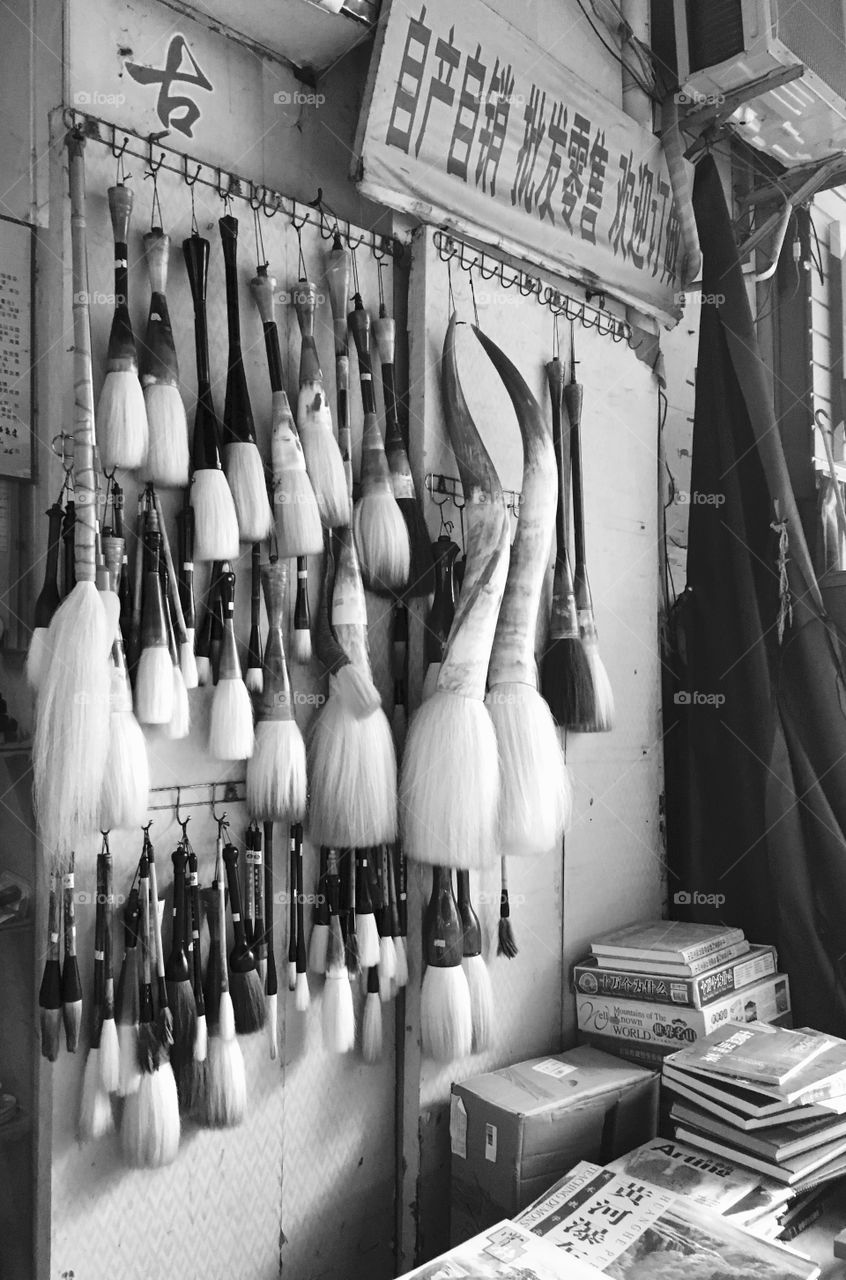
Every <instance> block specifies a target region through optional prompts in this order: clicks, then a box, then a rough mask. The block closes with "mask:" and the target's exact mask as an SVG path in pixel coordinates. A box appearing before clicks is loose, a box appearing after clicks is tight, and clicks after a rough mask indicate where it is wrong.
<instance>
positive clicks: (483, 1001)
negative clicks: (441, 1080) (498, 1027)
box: [457, 871, 493, 1053]
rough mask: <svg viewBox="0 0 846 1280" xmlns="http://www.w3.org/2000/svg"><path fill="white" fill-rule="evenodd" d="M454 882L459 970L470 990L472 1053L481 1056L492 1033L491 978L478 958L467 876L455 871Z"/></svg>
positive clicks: (477, 930) (476, 925)
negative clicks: (459, 940) (458, 920)
mask: <svg viewBox="0 0 846 1280" xmlns="http://www.w3.org/2000/svg"><path fill="white" fill-rule="evenodd" d="M457 880H458V914H459V915H460V916H461V928H462V933H463V945H462V956H461V966H462V968H463V969H464V976H465V978H466V979H467V986H468V987H469V989H470V1010H471V1013H472V1016H473V1052H474V1053H484V1052H485V1050H486V1049H488V1048H489V1047H490V1043H491V1036H492V1032H493V989H492V987H491V975H490V973H489V972H488V966H487V965H486V964H485V957H484V956H483V955H482V926H481V925H480V924H479V917H478V916H477V915H476V912H475V911H474V910H473V903H472V902H471V900H470V872H469V871H459V872H458V873H457Z"/></svg>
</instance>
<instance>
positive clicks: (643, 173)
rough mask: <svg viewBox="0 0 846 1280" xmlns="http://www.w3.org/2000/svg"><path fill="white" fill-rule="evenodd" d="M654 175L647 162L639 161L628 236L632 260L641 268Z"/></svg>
mask: <svg viewBox="0 0 846 1280" xmlns="http://www.w3.org/2000/svg"><path fill="white" fill-rule="evenodd" d="M654 182H655V175H654V173H653V172H652V169H651V168H650V167H649V165H648V164H645V163H641V164H639V165H638V168H637V194H636V196H635V199H634V218H633V219H632V232H631V236H630V237H629V253H630V254H631V258H632V262H633V263H634V264H635V266H636V267H637V268H638V270H639V271H640V270H642V269H643V265H644V261H645V257H646V252H647V250H648V247H649V245H648V231H649V213H650V210H651V208H652V189H653V186H654Z"/></svg>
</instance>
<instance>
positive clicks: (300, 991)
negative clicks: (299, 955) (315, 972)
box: [294, 973, 311, 1013]
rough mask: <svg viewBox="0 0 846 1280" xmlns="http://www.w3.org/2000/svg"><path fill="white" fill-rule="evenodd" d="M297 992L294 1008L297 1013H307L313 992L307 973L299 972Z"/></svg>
mask: <svg viewBox="0 0 846 1280" xmlns="http://www.w3.org/2000/svg"><path fill="white" fill-rule="evenodd" d="M295 991H296V994H295V995H294V1008H295V1009H296V1011H297V1013H305V1012H306V1010H307V1009H308V1006H309V1005H310V1004H311V992H310V991H309V989H308V975H307V974H305V973H298V974H297V983H296V989H295Z"/></svg>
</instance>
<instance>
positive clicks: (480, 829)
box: [400, 689, 500, 870]
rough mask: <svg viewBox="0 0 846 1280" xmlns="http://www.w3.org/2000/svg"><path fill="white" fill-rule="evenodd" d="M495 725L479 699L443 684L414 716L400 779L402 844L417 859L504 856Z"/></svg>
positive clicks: (482, 860)
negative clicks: (499, 830) (499, 838)
mask: <svg viewBox="0 0 846 1280" xmlns="http://www.w3.org/2000/svg"><path fill="white" fill-rule="evenodd" d="M499 790H500V779H499V753H498V750H497V741H496V731H495V729H494V726H493V721H492V720H491V718H490V716H489V714H488V711H487V708H486V707H485V705H484V703H483V702H481V701H480V700H479V699H478V698H465V697H463V696H462V695H461V694H457V693H448V692H446V691H444V690H442V689H438V690H436V691H435V693H433V694H432V696H431V697H430V698H429V699H428V700H427V701H426V702H424V703H422V705H421V706H420V709H419V710H418V711H417V712H416V714H415V715H414V716H413V718H412V720H411V724H410V726H409V730H408V739H407V741H406V745H405V755H404V756H403V763H402V779H401V783H400V808H401V812H402V822H403V844H404V846H405V850H406V853H407V854H408V857H409V858H412V859H413V860H414V861H415V862H426V863H434V864H440V865H441V866H445V867H459V868H462V869H465V868H469V869H471V870H472V869H474V868H479V867H486V866H492V865H493V864H494V863H495V862H496V861H497V860H498V858H499V848H498V843H497V828H496V815H497V807H498V803H499Z"/></svg>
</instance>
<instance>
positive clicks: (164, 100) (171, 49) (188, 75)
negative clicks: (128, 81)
mask: <svg viewBox="0 0 846 1280" xmlns="http://www.w3.org/2000/svg"><path fill="white" fill-rule="evenodd" d="M183 54H184V55H185V56H186V57H187V59H188V62H189V63H190V64H191V69H190V70H189V69H188V68H187V67H186V69H185V70H184V71H183V70H181V69H180V68H181V67H182V57H183ZM126 69H127V71H128V72H129V74H130V76H131V77H132V79H133V80H135V81H136V82H137V83H138V84H157V85H159V96H158V101H157V103H156V111H157V113H158V117H159V119H160V120H161V122H162V124H163V125H164V127H165V128H166V129H176V130H178V131H179V133H184V134H185V136H186V138H192V137H193V136H194V134H193V130H194V125H195V124H196V123H197V121H198V120H199V118H200V115H201V114H202V113H201V111H200V108H199V107H198V106H197V104H196V102H194V100H193V98H188V97H179V96H178V95H175V94H172V93H171V87H172V86H173V85H174V84H195V85H197V87H198V88H199V89H206V90H208V91H209V92H211V90H212V84H211V81H210V80H209V79H208V78H207V77H206V76H205V75H204V73H203V72H202V71H201V70H200V67H199V65H198V63H197V60H196V58H195V57H194V55H193V54H192V52H191V50H190V49H189V48H188V45H187V43H186V40H185V37H184V36H180V35H176V36H174V37H173V39H172V40H171V42H170V44H169V45H168V47H167V56H166V58H165V65H164V67H163V68H161V69H159V68H157V67H142V66H139V65H138V63H135V62H127V63H126ZM180 111H181V112H182V114H181V115H179V114H177V113H178V112H180Z"/></svg>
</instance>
